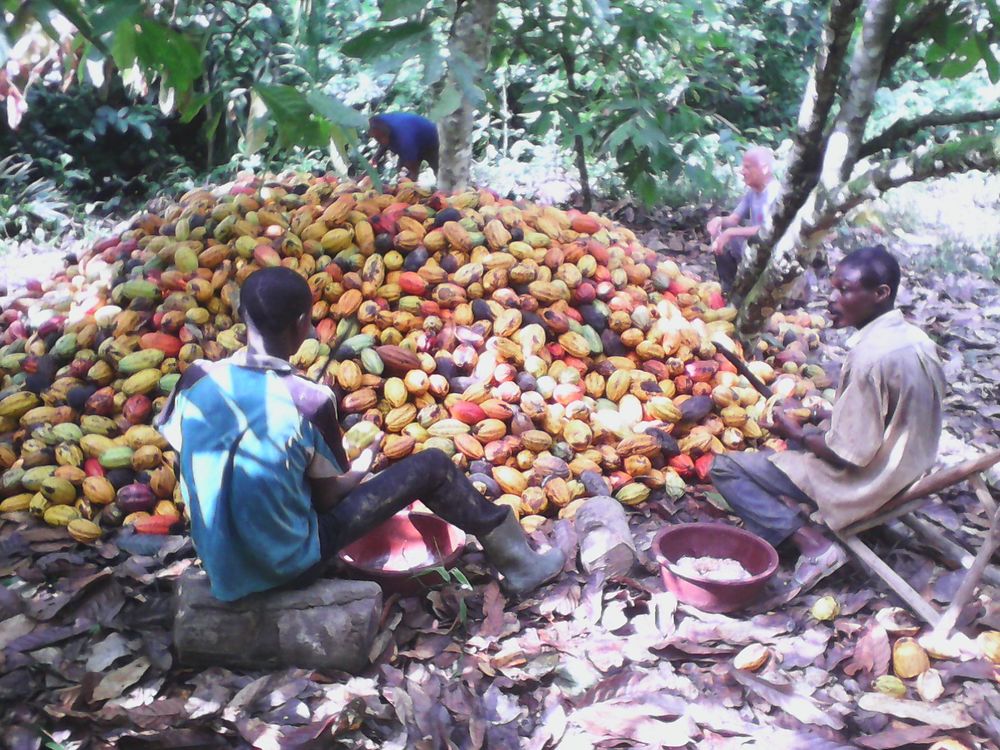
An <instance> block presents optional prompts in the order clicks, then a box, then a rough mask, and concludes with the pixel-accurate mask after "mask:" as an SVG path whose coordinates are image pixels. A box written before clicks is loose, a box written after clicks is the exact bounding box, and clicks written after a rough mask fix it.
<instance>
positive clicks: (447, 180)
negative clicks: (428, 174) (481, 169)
mask: <svg viewBox="0 0 1000 750" xmlns="http://www.w3.org/2000/svg"><path fill="white" fill-rule="evenodd" d="M496 13H497V0H459V2H458V5H457V7H456V9H455V19H454V21H453V23H452V27H451V33H450V34H449V38H448V48H449V50H450V53H451V59H450V61H449V64H448V75H447V83H446V86H445V89H446V90H447V88H448V87H453V88H454V89H455V90H457V91H459V92H460V93H461V102H460V104H459V105H458V107H457V108H456V109H455V110H454V111H453V112H451V113H450V114H448V115H446V116H445V117H444V118H442V120H441V122H440V123H439V124H438V132H439V134H440V141H441V148H440V162H439V166H438V170H437V171H438V173H437V181H438V188H439V189H440V190H443V191H444V192H446V193H450V192H454V191H456V190H464V189H465V188H466V187H468V184H469V176H470V173H471V171H472V128H473V123H474V122H475V117H476V106H477V102H476V101H474V100H473V99H472V98H470V96H469V93H468V91H467V90H466V89H467V88H468V85H469V84H468V83H467V82H466V83H465V84H464V85H463V82H461V81H460V80H459V75H460V74H459V73H458V72H457V70H456V67H458V66H468V68H469V69H470V70H472V71H474V72H475V77H476V78H477V79H478V78H479V77H481V76H482V74H483V71H484V70H485V69H486V63H487V61H488V59H489V54H490V39H491V34H490V31H491V28H492V26H493V20H494V19H495V18H496Z"/></svg>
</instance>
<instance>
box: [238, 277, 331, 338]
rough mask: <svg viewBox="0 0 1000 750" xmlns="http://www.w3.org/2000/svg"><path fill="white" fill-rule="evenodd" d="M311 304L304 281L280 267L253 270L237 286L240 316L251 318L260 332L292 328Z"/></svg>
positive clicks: (308, 291)
mask: <svg viewBox="0 0 1000 750" xmlns="http://www.w3.org/2000/svg"><path fill="white" fill-rule="evenodd" d="M312 303H313V298H312V291H311V290H310V289H309V285H308V284H307V283H306V280H305V279H303V278H302V277H301V276H299V275H298V274H297V273H295V271H293V270H292V269H290V268H284V267H280V266H279V267H274V268H262V269H260V270H259V271H254V272H253V273H252V274H250V275H249V276H248V277H247V280H246V281H244V282H243V287H242V288H241V289H240V317H241V318H242V319H243V321H244V322H249V321H252V322H253V324H254V326H256V328H257V330H258V331H260V332H261V333H263V334H278V333H283V332H285V331H289V330H292V329H294V328H295V326H296V325H297V324H298V322H299V319H300V318H301V317H302V316H303V315H304V314H307V313H309V311H310V310H311V309H312Z"/></svg>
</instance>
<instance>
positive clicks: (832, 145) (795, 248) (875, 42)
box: [737, 0, 896, 334]
mask: <svg viewBox="0 0 1000 750" xmlns="http://www.w3.org/2000/svg"><path fill="white" fill-rule="evenodd" d="M895 8H896V2H895V0H869V2H867V3H866V4H865V14H864V20H863V22H862V26H861V38H860V39H859V40H858V42H857V44H856V45H855V49H854V53H853V56H852V59H851V65H850V70H849V74H848V76H849V78H848V80H849V81H850V86H849V87H848V88H847V90H846V91H845V92H843V94H842V96H841V101H840V110H839V112H838V114H837V118H836V120H835V121H834V123H833V127H832V128H831V130H830V134H829V135H828V136H826V137H825V138H823V139H822V145H821V144H820V143H819V142H817V135H818V133H819V132H821V130H822V129H823V128H824V127H825V119H826V118H827V117H829V113H830V110H831V109H832V106H833V103H834V99H835V92H836V89H837V82H838V79H839V75H838V71H839V69H840V67H841V64H842V62H843V55H844V53H845V52H846V49H847V43H848V42H849V41H850V35H849V33H848V31H847V30H848V29H849V26H848V24H849V23H850V21H851V20H852V19H853V17H854V8H852V7H851V3H850V0H843V2H841V3H836V4H834V5H833V6H831V10H830V18H829V20H828V22H827V29H826V31H825V33H824V45H823V48H822V49H821V52H820V54H819V56H818V57H817V61H816V66H815V68H814V71H813V75H812V79H811V80H812V81H814V82H815V84H814V86H813V87H812V89H811V90H807V95H806V98H805V100H804V103H803V109H802V112H801V113H800V122H799V132H798V133H797V139H796V145H797V151H796V160H795V162H794V163H793V165H792V167H791V169H790V173H791V175H793V179H795V180H796V182H794V183H793V184H791V185H790V187H791V188H792V189H791V191H790V193H789V194H787V195H786V196H785V197H784V198H783V200H782V206H781V207H780V209H779V211H778V212H777V219H778V220H779V222H776V225H775V227H774V229H773V231H772V234H771V236H769V237H764V238H763V242H762V243H761V244H760V247H759V248H757V249H756V250H751V251H750V252H748V253H747V257H746V258H744V261H743V263H741V278H740V279H739V280H738V285H737V293H738V294H739V293H741V292H742V291H743V290H744V289H746V288H747V286H749V287H750V288H749V290H748V291H746V293H745V295H742V299H741V300H740V314H739V317H738V318H737V327H738V328H739V330H740V331H741V332H742V333H744V334H752V333H755V332H756V331H757V330H759V328H760V326H761V325H762V324H763V323H764V322H765V321H766V320H767V319H768V318H769V317H770V316H771V314H772V313H773V312H774V311H775V310H777V309H778V307H779V305H780V304H781V303H782V302H783V301H784V300H785V299H786V298H787V296H788V293H789V291H790V290H791V288H792V285H793V284H794V282H795V281H796V279H798V278H799V276H801V275H802V274H803V273H804V272H805V270H806V268H808V267H809V264H810V263H812V260H813V258H815V256H816V251H817V249H818V247H819V243H820V241H821V240H822V238H823V235H824V234H825V229H826V228H828V227H824V226H822V225H823V222H822V221H821V218H822V217H824V216H826V215H827V213H828V210H829V208H830V205H831V203H832V201H831V197H832V196H834V195H835V194H836V193H838V191H839V190H840V188H841V187H842V186H843V184H844V183H845V182H847V180H848V179H849V178H850V177H851V173H852V171H853V169H854V166H855V164H856V163H857V161H858V158H859V154H860V152H861V147H862V145H863V137H864V130H865V125H866V124H867V122H868V118H869V117H870V116H871V112H872V108H873V107H874V104H875V92H876V90H877V89H878V84H879V80H880V79H881V75H882V65H883V60H884V58H885V54H886V49H887V46H888V43H889V39H890V37H891V36H892V30H893V21H894V20H895ZM838 57H839V59H838ZM821 84H822V85H821ZM831 87H832V90H831ZM820 118H822V121H820ZM803 120H804V121H805V122H803ZM817 128H819V130H817ZM820 154H822V158H821V160H820V159H818V158H817V157H818V156H819V155H820ZM818 164H819V165H820V167H819V174H818V175H816V172H815V167H816V165H818ZM817 177H818V179H817ZM810 183H811V185H812V187H811V188H809V187H808V186H809V185H810ZM799 201H801V203H799ZM795 203H799V206H798V207H797V208H796V207H795ZM785 221H787V222H788V223H787V225H785V226H784V227H782V226H781V224H780V223H783V222H785ZM751 247H752V243H751ZM758 269H762V270H760V271H759V273H755V271H758Z"/></svg>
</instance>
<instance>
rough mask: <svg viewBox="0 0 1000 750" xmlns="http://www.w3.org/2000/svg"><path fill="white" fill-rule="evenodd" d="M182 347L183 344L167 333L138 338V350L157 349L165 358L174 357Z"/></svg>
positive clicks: (148, 334)
mask: <svg viewBox="0 0 1000 750" xmlns="http://www.w3.org/2000/svg"><path fill="white" fill-rule="evenodd" d="M182 346H184V344H183V342H182V341H181V340H180V339H179V338H177V337H176V336H171V335H170V334H168V333H156V332H154V333H147V334H144V335H143V336H141V337H140V338H139V347H140V348H142V349H159V350H160V351H161V352H163V354H164V355H165V356H167V357H176V356H177V355H178V354H180V351H181V347H182Z"/></svg>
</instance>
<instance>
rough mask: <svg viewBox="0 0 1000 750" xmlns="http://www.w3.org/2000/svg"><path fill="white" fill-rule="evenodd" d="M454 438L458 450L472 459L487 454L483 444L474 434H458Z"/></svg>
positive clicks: (477, 458) (476, 459) (474, 459)
mask: <svg viewBox="0 0 1000 750" xmlns="http://www.w3.org/2000/svg"><path fill="white" fill-rule="evenodd" d="M452 440H453V442H454V443H455V448H456V449H458V452H459V453H461V454H462V455H463V456H465V457H466V458H468V459H469V460H470V461H478V460H479V459H481V458H483V457H484V456H485V455H486V452H485V450H484V449H483V444H482V443H480V442H479V441H478V440H476V438H474V437H473V436H472V435H456V436H455V437H454V438H452Z"/></svg>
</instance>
